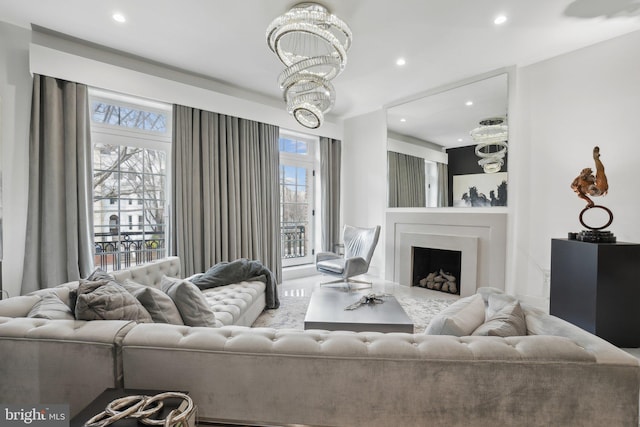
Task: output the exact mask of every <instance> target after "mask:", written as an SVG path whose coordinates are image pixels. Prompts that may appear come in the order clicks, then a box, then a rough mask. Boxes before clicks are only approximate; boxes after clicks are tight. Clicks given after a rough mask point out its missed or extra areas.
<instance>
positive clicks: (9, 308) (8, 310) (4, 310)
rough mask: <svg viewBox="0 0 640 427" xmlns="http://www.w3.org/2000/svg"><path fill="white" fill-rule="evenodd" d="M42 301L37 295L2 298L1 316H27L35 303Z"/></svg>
mask: <svg viewBox="0 0 640 427" xmlns="http://www.w3.org/2000/svg"><path fill="white" fill-rule="evenodd" d="M38 301H40V297H39V296H37V295H21V296H15V297H11V298H5V299H2V300H0V317H27V315H28V314H29V311H30V310H31V308H33V305H34V304H35V303H37V302H38Z"/></svg>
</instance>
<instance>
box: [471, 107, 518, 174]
mask: <svg viewBox="0 0 640 427" xmlns="http://www.w3.org/2000/svg"><path fill="white" fill-rule="evenodd" d="M505 121H506V120H505V118H504V117H492V118H490V119H485V120H482V121H480V123H479V124H480V126H478V127H477V128H475V129H473V130H472V131H471V132H470V134H471V138H473V140H474V141H475V142H476V144H477V145H476V150H475V151H476V155H477V156H478V157H480V160H478V164H479V165H480V166H482V170H483V171H484V172H485V173H496V172H499V171H500V169H502V165H504V156H505V154H507V148H508V144H507V141H508V139H509V128H508V126H507V125H506V123H505Z"/></svg>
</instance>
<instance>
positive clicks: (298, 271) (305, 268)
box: [282, 264, 318, 280]
mask: <svg viewBox="0 0 640 427" xmlns="http://www.w3.org/2000/svg"><path fill="white" fill-rule="evenodd" d="M316 274H318V272H317V270H316V265H315V264H305V265H296V266H294V267H283V268H282V280H293V279H300V278H302V277H309V276H314V275H316Z"/></svg>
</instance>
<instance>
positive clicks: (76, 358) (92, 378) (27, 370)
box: [0, 257, 265, 415]
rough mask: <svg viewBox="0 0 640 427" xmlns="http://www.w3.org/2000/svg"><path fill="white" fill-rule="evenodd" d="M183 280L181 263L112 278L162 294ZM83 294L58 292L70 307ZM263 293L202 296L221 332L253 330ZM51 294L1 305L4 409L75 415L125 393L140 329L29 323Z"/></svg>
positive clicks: (170, 261) (247, 289)
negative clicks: (112, 393)
mask: <svg viewBox="0 0 640 427" xmlns="http://www.w3.org/2000/svg"><path fill="white" fill-rule="evenodd" d="M179 273H180V260H179V258H177V257H169V258H166V259H163V260H160V261H156V262H152V263H148V264H145V265H141V266H136V267H131V268H129V269H126V270H121V271H117V272H114V273H113V275H114V276H115V278H116V279H117V280H120V281H124V280H125V279H130V280H133V281H134V282H137V283H140V284H144V285H147V286H154V287H159V286H160V282H161V280H162V277H163V276H165V275H167V276H170V277H178V276H179ZM77 286H78V282H77V281H76V282H69V283H64V284H62V285H59V286H57V287H55V288H53V290H54V292H55V293H56V294H57V295H58V296H59V297H60V299H61V300H62V301H64V302H67V303H68V301H69V291H70V290H71V289H74V288H76V287H77ZM264 290H265V284H264V283H263V282H260V281H247V282H241V283H237V284H232V285H227V286H221V287H219V288H214V289H207V290H206V291H204V294H205V297H206V299H207V302H208V304H209V306H210V307H211V309H212V310H213V312H214V315H215V317H216V325H217V326H224V325H246V326H250V325H251V324H252V323H253V322H254V320H255V319H256V318H257V317H258V316H259V315H260V313H261V312H262V311H263V310H264V307H265V295H264ZM49 291H50V290H42V291H36V292H33V293H32V294H29V295H25V296H19V297H13V298H9V299H6V300H0V403H22V404H28V403H32V404H33V403H69V404H70V406H71V412H72V415H73V414H75V413H77V412H79V411H80V410H81V409H82V408H83V407H84V406H86V405H87V404H88V403H90V402H91V400H93V399H94V398H95V397H96V396H97V395H99V394H100V393H101V392H102V391H103V390H104V389H106V388H110V387H121V386H122V384H123V371H122V357H121V351H122V340H123V338H124V336H125V335H126V334H127V332H129V331H130V330H131V329H132V328H133V327H134V326H135V325H136V323H135V322H131V321H115V320H107V321H105V320H94V321H90V322H87V321H83V320H75V321H74V320H46V319H38V318H28V317H26V315H27V314H28V313H29V311H30V310H31V308H32V307H33V305H34V304H35V303H36V302H37V301H39V300H40V297H39V295H40V294H42V293H44V292H49ZM156 326H160V327H161V326H162V325H161V324H157V325H156Z"/></svg>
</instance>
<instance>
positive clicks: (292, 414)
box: [0, 267, 640, 427]
mask: <svg viewBox="0 0 640 427" xmlns="http://www.w3.org/2000/svg"><path fill="white" fill-rule="evenodd" d="M147 268H148V267H147ZM125 274H129V273H125ZM131 274H132V275H133V273H131ZM145 274H146V272H145ZM132 280H136V279H135V278H133V277H132ZM138 281H140V279H139V278H138ZM523 308H524V311H525V316H526V323H527V329H528V334H529V335H527V336H519V337H508V338H499V337H484V336H469V337H453V336H431V335H424V334H401V333H394V334H381V333H373V332H371V333H352V332H340V331H337V332H327V331H299V330H275V329H268V328H257V329H252V328H246V327H241V326H234V325H232V326H222V327H220V328H195V327H188V326H177V325H168V324H133V323H131V322H119V321H108V322H100V321H93V322H79V321H76V322H73V321H71V322H68V321H41V320H38V319H27V318H2V317H0V360H2V361H3V363H2V364H1V365H0V376H2V382H0V401H2V402H9V403H11V402H23V401H24V400H25V399H27V401H29V399H31V400H34V399H37V400H39V401H41V402H45V401H48V402H50V403H57V402H70V403H71V408H72V412H73V413H75V412H77V411H79V410H80V409H81V407H82V406H83V405H84V404H86V402H87V401H88V400H91V398H93V397H94V396H95V395H97V394H98V393H99V391H100V390H101V389H102V388H106V387H113V386H114V385H116V386H125V387H127V388H150V389H161V390H188V391H189V392H190V395H191V396H192V397H193V399H194V401H195V402H196V404H197V405H198V415H199V417H200V419H202V420H225V421H228V422H234V423H237V422H243V421H247V422H254V423H259V422H264V423H269V424H270V425H274V424H275V425H278V424H292V423H295V424H309V425H324V426H469V425H472V426H479V427H482V426H497V425H499V426H550V425H551V426H605V425H606V426H634V427H635V426H637V425H638V397H639V396H638V393H639V390H640V375H639V369H640V368H639V365H638V361H637V360H636V359H635V358H633V357H631V356H629V355H628V354H627V353H625V352H623V351H622V350H620V349H618V348H616V347H614V346H613V345H611V344H609V343H607V342H606V341H604V340H602V339H600V338H598V337H595V336H593V335H591V334H589V333H587V332H585V331H583V330H581V329H579V328H577V327H575V326H573V325H571V324H569V323H567V322H564V321H562V320H560V319H558V318H555V317H553V316H549V315H547V314H545V313H544V312H542V311H540V310H536V309H534V308H531V307H526V306H523ZM0 309H1V307H0ZM0 314H2V312H1V310H0ZM240 317H241V316H240Z"/></svg>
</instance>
